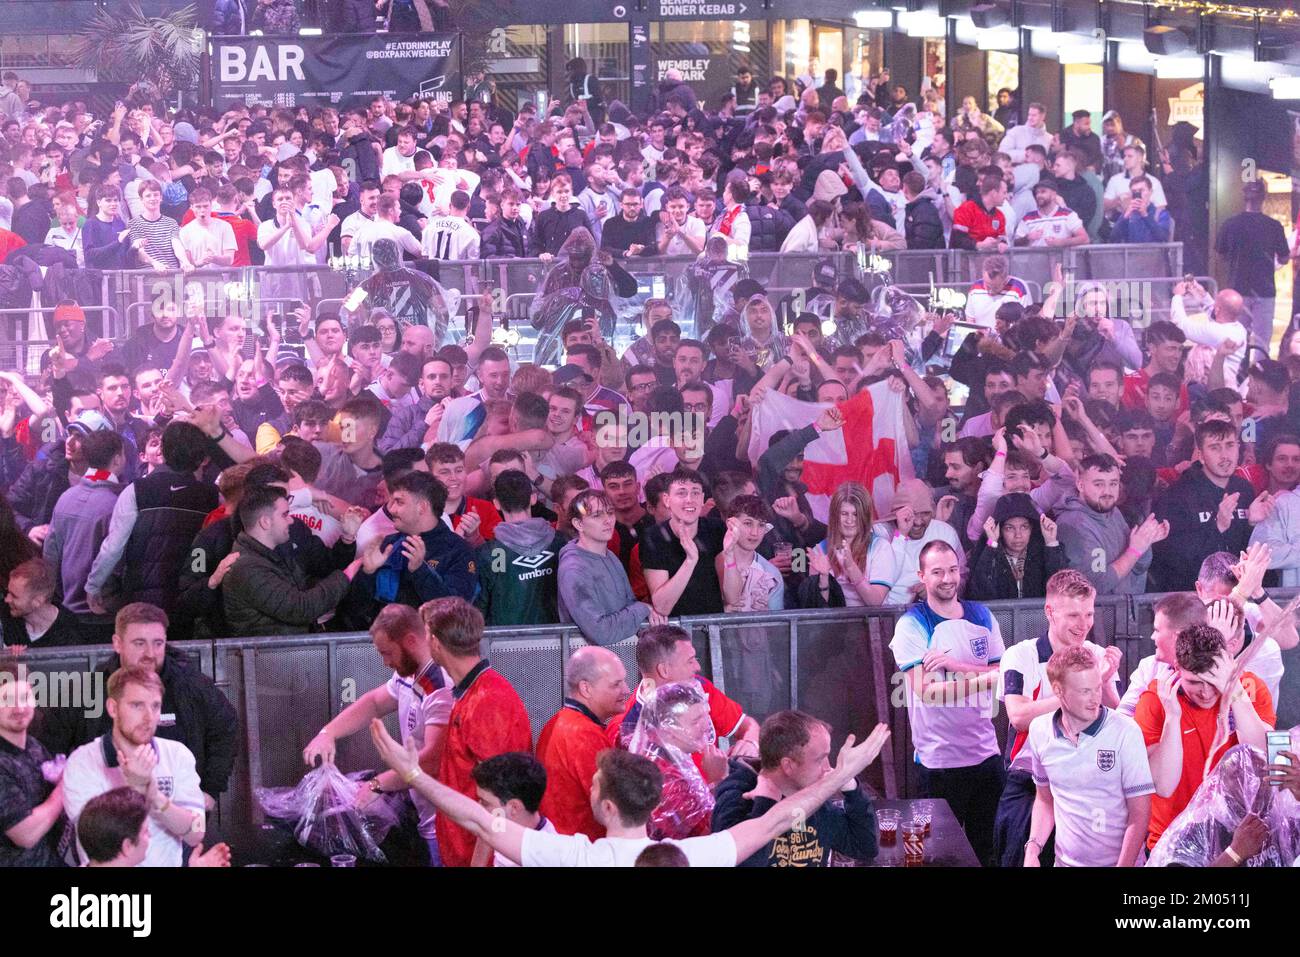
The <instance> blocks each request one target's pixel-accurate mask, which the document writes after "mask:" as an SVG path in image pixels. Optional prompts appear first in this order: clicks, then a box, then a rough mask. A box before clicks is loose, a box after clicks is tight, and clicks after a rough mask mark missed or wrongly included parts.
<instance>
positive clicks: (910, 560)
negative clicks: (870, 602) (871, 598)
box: [871, 479, 964, 605]
mask: <svg viewBox="0 0 1300 957" xmlns="http://www.w3.org/2000/svg"><path fill="white" fill-rule="evenodd" d="M872 531H873V533H874V534H875V535H877V536H879V537H881V538H884V539H885V540H886V541H888V542H889V543H890V546H891V549H892V551H893V556H894V568H893V576H892V579H891V582H890V588H889V594H888V595H886V596H885V604H886V605H906V604H908V603H910V602H912V601H913V600H915V598H916V593H917V591H919V589H920V587H921V578H920V573H919V569H920V562H921V549H923V548H924V547H925V546H926V545H928V544H929V543H930V542H933V541H936V540H938V541H944V542H947V543H948V544H949V545H951V546H952V549H953V551H954V552H956V553H957V555H958V556H959V557H960V556H961V555H963V554H964V553H963V552H962V547H961V539H959V538H958V537H957V530H956V529H955V528H953V527H952V526H951V525H949V524H948V523H947V522H941V521H940V520H939V519H937V518H935V517H934V492H932V491H931V489H930V486H928V485H926V484H925V483H924V482H922V481H921V480H920V479H906V480H904V481H902V482H900V483H898V488H897V489H896V490H895V491H894V504H893V509H892V511H891V513H890V520H889V521H885V522H879V523H877V524H876V527H875V528H874V529H873V530H872ZM881 564H882V566H883V565H884V564H885V563H883V562H882V563H881ZM884 570H887V569H883V568H882V569H881V571H884ZM877 575H878V573H877V569H876V568H874V567H873V568H872V571H871V577H872V580H877ZM879 580H881V581H884V580H885V579H884V578H883V577H882V578H880V579H879Z"/></svg>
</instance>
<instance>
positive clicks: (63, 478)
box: [9, 439, 68, 532]
mask: <svg viewBox="0 0 1300 957" xmlns="http://www.w3.org/2000/svg"><path fill="white" fill-rule="evenodd" d="M67 490H68V460H67V459H66V458H65V457H64V452H63V441H62V440H61V439H60V440H58V441H55V442H48V443H46V444H45V445H43V446H41V450H40V451H39V452H37V453H36V459H35V461H33V462H31V463H29V464H28V466H27V468H25V469H23V473H22V475H20V476H18V481H16V482H14V484H13V485H11V486H10V487H9V504H10V505H11V506H13V510H14V519H15V520H16V521H17V522H18V527H19V528H21V529H22V530H23V531H24V532H30V531H31V530H32V529H33V528H34V527H35V526H37V525H48V524H50V519H51V518H52V517H53V516H54V506H55V505H56V504H58V501H59V496H60V495H62V494H63V493H64V492H66V491H67Z"/></svg>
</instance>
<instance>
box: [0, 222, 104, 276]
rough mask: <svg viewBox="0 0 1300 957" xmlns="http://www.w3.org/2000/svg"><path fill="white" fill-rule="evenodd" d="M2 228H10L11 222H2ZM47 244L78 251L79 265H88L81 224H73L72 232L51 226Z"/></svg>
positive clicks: (73, 251)
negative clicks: (82, 240)
mask: <svg viewBox="0 0 1300 957" xmlns="http://www.w3.org/2000/svg"><path fill="white" fill-rule="evenodd" d="M0 228H3V229H8V228H9V224H8V223H5V222H0ZM45 245H47V246H57V247H58V248H59V249H66V250H68V251H69V252H72V253H76V256H77V265H78V266H82V267H84V266H85V265H86V252H85V249H84V248H83V247H82V242H81V227H80V226H73V227H72V230H71V231H70V232H69V231H68V230H66V229H64V228H63V227H62V226H51V227H50V231H49V232H48V233H46V234H45Z"/></svg>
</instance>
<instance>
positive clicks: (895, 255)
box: [0, 243, 1208, 368]
mask: <svg viewBox="0 0 1300 957" xmlns="http://www.w3.org/2000/svg"><path fill="white" fill-rule="evenodd" d="M879 255H880V256H882V257H883V258H884V259H886V260H888V261H889V263H890V265H891V270H892V277H893V281H894V282H895V283H898V284H900V285H902V286H904V287H906V288H909V289H914V290H916V291H918V292H920V293H922V294H924V293H925V292H928V290H929V288H930V286H931V284H933V285H935V286H952V287H957V288H964V287H965V286H967V285H969V284H970V283H971V282H974V281H975V280H976V279H978V278H979V277H980V274H981V269H982V265H983V263H984V261H985V259H987V258H988V254H986V253H977V252H969V251H965V250H952V249H937V250H924V249H922V250H896V251H892V252H882V253H880V254H879ZM1006 255H1007V258H1008V259H1009V261H1010V268H1011V273H1012V274H1013V275H1015V276H1018V277H1019V278H1021V279H1024V280H1025V281H1026V282H1027V283H1029V284H1030V285H1031V288H1032V289H1036V290H1039V293H1040V294H1041V289H1042V288H1043V287H1044V286H1045V285H1046V283H1048V282H1049V281H1051V277H1052V266H1053V264H1054V263H1058V262H1059V263H1061V264H1062V266H1063V267H1064V271H1065V273H1066V274H1067V275H1068V276H1071V277H1073V279H1074V280H1075V281H1076V282H1077V281H1083V280H1111V281H1120V280H1123V281H1125V282H1128V283H1139V284H1148V285H1149V288H1150V290H1151V295H1150V297H1149V299H1150V304H1149V308H1147V309H1146V310H1145V313H1146V314H1145V315H1144V316H1143V319H1144V320H1146V321H1150V320H1151V319H1155V318H1165V317H1167V315H1168V303H1169V290H1170V289H1171V288H1172V286H1173V284H1175V283H1176V282H1178V281H1179V279H1181V277H1182V244H1181V243H1151V244H1131V245H1089V246H1073V247H1067V248H1063V249H1047V248H1024V247H1022V248H1014V247H1013V248H1012V249H1010V250H1008V252H1007V253H1006ZM694 260H695V257H693V256H675V257H658V256H653V257H645V258H636V259H632V260H624V261H623V265H624V267H625V268H627V269H628V270H629V271H631V272H633V273H634V274H635V275H636V276H637V277H638V279H639V281H640V283H641V288H640V289H639V290H638V294H637V296H636V297H634V300H633V302H632V304H631V308H633V309H635V308H637V307H638V306H639V303H640V302H643V301H644V300H645V299H647V298H650V297H651V296H655V295H665V296H667V297H669V298H672V296H673V294H674V292H675V290H676V287H677V282H678V279H679V278H680V276H681V274H682V272H683V271H684V270H685V269H686V268H687V267H688V266H689V265H690V264H691V263H692V262H694ZM824 260H829V261H830V262H831V263H832V264H833V265H834V268H835V271H836V276H837V278H846V277H850V276H852V277H859V278H861V277H862V275H863V273H862V264H861V263H860V262H859V259H858V257H857V255H856V254H855V253H853V252H838V253H827V254H823V253H791V254H781V253H754V254H752V255H751V256H750V257H749V258H748V260H746V263H745V268H746V270H747V272H748V274H749V276H751V277H752V278H754V279H756V280H757V281H759V282H761V283H763V285H765V286H766V287H768V288H769V289H770V290H773V291H774V292H775V293H779V292H784V291H787V290H792V289H807V288H809V287H811V286H812V285H813V269H814V267H815V266H816V265H817V264H818V263H819V262H822V261H824ZM547 268H548V264H547V263H545V262H543V261H542V260H540V259H483V260H471V261H460V262H442V263H440V264H439V270H438V273H439V281H440V282H441V283H442V284H443V285H444V286H447V287H449V288H452V289H456V290H459V291H460V292H462V293H474V292H476V291H478V290H480V289H484V288H493V287H495V288H500V289H503V290H504V291H505V293H506V300H505V306H506V315H507V316H508V317H509V318H510V319H511V320H512V321H516V320H519V319H522V318H524V317H525V316H526V315H527V311H528V306H529V304H530V302H531V299H532V296H533V295H534V294H535V292H536V290H537V287H538V284H539V283H540V281H541V279H542V277H543V276H544V275H545V273H546V269H547ZM362 276H363V274H360V273H357V272H355V271H353V272H346V271H344V270H342V269H335V268H332V267H331V266H318V265H310V266H246V267H220V268H205V269H200V270H195V271H193V272H190V273H183V272H181V271H179V270H172V271H161V272H160V271H157V270H150V269H133V270H104V271H102V273H101V280H100V281H101V288H100V301H99V304H96V305H88V306H86V309H87V311H88V312H89V313H90V314H91V315H90V318H91V329H90V330H89V331H90V333H91V334H92V335H93V336H95V337H98V336H100V335H102V336H104V337H106V338H109V339H113V340H117V341H121V340H124V339H125V338H126V337H127V336H129V335H130V334H131V332H132V331H134V329H136V328H138V327H139V326H140V325H142V324H144V323H145V322H147V321H148V312H149V308H148V307H150V306H151V305H152V304H153V303H154V302H155V301H157V300H159V299H160V298H161V297H166V296H171V297H177V296H179V295H183V290H184V288H185V286H186V285H188V284H191V283H198V284H201V285H203V286H204V287H205V288H204V291H205V298H206V300H207V302H208V304H209V309H216V308H221V306H219V305H217V304H218V303H220V302H223V301H233V302H235V303H236V304H238V303H240V302H248V301H251V300H252V299H253V298H254V297H257V298H258V299H260V300H262V301H263V303H264V304H266V305H271V304H273V303H284V302H287V301H289V300H292V299H302V300H303V301H305V302H307V303H308V305H310V306H312V307H313V309H315V308H317V307H319V306H320V305H321V304H322V303H323V302H325V301H333V300H339V299H342V298H343V297H344V296H345V295H346V293H347V292H348V289H349V283H350V282H354V281H356V280H357V279H359V278H362ZM1203 284H1205V283H1204V282H1203ZM1207 288H1208V287H1207ZM1036 298H1037V297H1036ZM465 305H468V301H465ZM236 307H238V306H236ZM49 308H50V307H46V308H45V309H44V310H43V311H45V312H48V311H49ZM32 311H34V310H29V309H7V310H0V317H3V316H11V317H14V318H15V319H17V320H19V321H16V322H14V323H12V324H11V327H10V328H9V329H8V330H7V331H10V332H11V333H12V335H11V336H10V337H9V339H8V341H7V342H5V343H3V347H2V348H0V362H3V361H4V360H6V359H9V358H10V357H12V359H13V360H14V362H13V365H12V366H7V367H23V368H25V366H20V365H19V364H18V360H20V359H22V358H23V357H25V356H26V355H27V354H28V353H29V352H30V350H32V349H44V348H46V347H48V345H49V344H50V340H49V339H48V338H46V337H40V338H34V337H32V336H30V335H29V334H28V333H29V329H28V324H27V323H26V322H25V321H22V320H23V319H24V318H25V317H27V316H28V315H29V314H30V313H31V312H32ZM101 315H102V317H103V318H102V320H100V319H99V317H100V316H101ZM1123 318H1129V316H1124V317H1123ZM1139 324H1140V325H1144V324H1145V321H1144V322H1140V323H1139ZM460 325H463V324H462V323H453V326H456V327H459V326H460ZM47 331H48V330H47ZM530 335H531V333H525V336H524V338H525V339H527V338H528V337H529V336H530Z"/></svg>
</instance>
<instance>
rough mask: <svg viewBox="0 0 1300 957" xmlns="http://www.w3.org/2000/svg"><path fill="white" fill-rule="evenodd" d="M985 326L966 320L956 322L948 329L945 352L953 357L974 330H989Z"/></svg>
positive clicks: (947, 355)
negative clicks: (966, 321)
mask: <svg viewBox="0 0 1300 957" xmlns="http://www.w3.org/2000/svg"><path fill="white" fill-rule="evenodd" d="M987 331H988V330H987V329H985V328H984V327H983V326H977V325H972V324H970V323H965V322H954V323H953V324H952V328H951V329H949V330H948V339H947V341H946V342H945V343H944V349H943V354H944V355H945V356H946V357H948V358H949V359H951V358H952V357H953V356H955V355H956V354H957V351H958V350H959V349H961V344H962V343H963V342H965V341H966V337H967V336H969V335H970V334H971V333H973V332H987Z"/></svg>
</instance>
